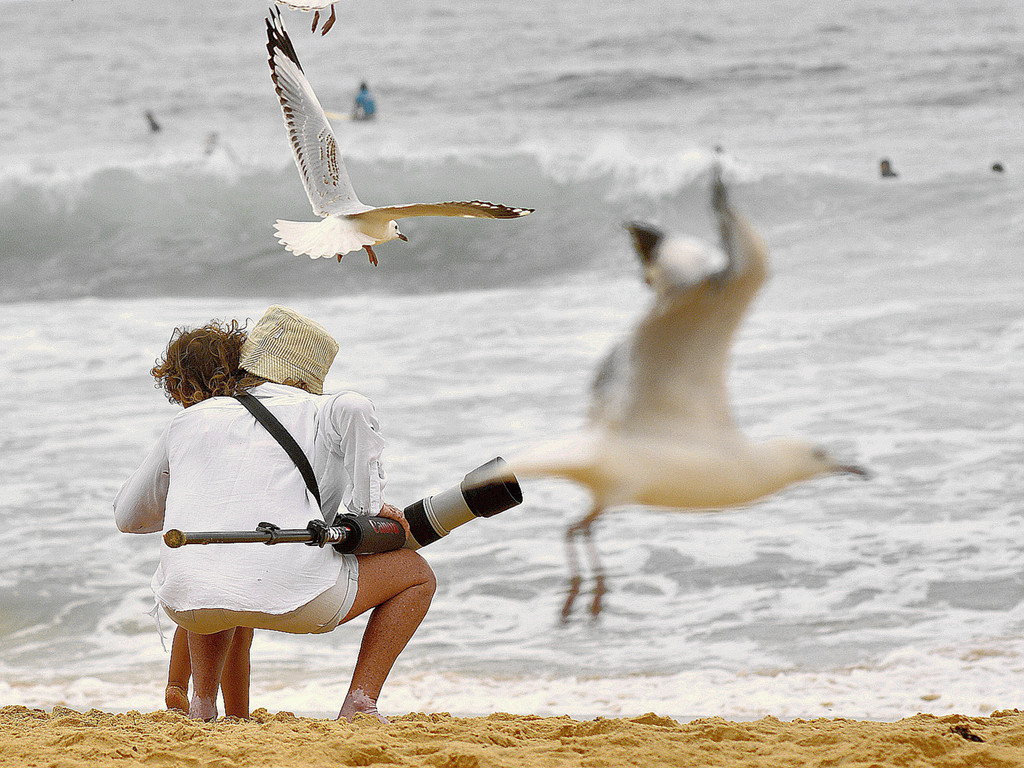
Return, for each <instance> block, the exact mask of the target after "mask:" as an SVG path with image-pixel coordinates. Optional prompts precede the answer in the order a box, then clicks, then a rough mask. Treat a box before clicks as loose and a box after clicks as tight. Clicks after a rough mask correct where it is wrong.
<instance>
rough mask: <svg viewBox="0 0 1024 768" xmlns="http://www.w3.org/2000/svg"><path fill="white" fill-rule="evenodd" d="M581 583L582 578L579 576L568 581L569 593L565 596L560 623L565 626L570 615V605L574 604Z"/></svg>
mask: <svg viewBox="0 0 1024 768" xmlns="http://www.w3.org/2000/svg"><path fill="white" fill-rule="evenodd" d="M582 583H583V578H582V577H580V576H573V577H572V578H570V579H569V592H568V594H567V595H566V596H565V604H564V605H563V606H562V623H563V624H567V623H568V622H569V616H571V615H572V605H573V603H575V602H576V598H577V597H578V596H579V594H580V585H581V584H582Z"/></svg>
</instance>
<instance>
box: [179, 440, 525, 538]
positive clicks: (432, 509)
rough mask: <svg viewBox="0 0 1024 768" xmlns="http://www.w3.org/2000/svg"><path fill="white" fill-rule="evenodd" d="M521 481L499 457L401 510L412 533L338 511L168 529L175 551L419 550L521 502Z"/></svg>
mask: <svg viewBox="0 0 1024 768" xmlns="http://www.w3.org/2000/svg"><path fill="white" fill-rule="evenodd" d="M522 501H523V492H522V489H521V488H520V487H519V481H518V480H516V477H515V475H514V474H513V473H512V472H511V470H509V468H508V464H507V463H506V462H505V460H504V459H502V458H501V457H500V456H499V457H497V458H494V459H491V460H490V461H489V462H487V463H486V464H483V465H481V466H479V467H477V468H476V469H474V470H473V471H472V472H470V473H469V474H467V475H466V476H465V477H464V478H463V479H462V482H461V483H459V484H457V485H454V486H452V487H451V488H449V489H448V490H446V491H442V492H441V493H437V494H434V495H433V496H427V497H425V498H422V499H420V500H419V501H417V502H415V503H413V504H410V505H409V506H408V507H406V508H405V509H404V510H403V513H404V514H405V519H406V521H407V522H408V523H409V530H410V532H411V534H412V535H411V536H409V537H406V535H405V531H404V530H403V528H402V526H401V525H400V524H399V523H398V522H397V521H395V520H391V519H390V518H386V517H379V516H359V515H352V514H343V515H338V516H336V517H335V518H334V521H333V522H332V524H331V525H327V523H325V522H324V521H323V520H310V521H309V524H308V525H307V526H306V527H305V528H280V527H278V526H276V525H274V524H273V523H260V524H259V525H257V526H256V529H255V530H253V531H199V532H196V531H179V530H178V529H176V528H172V529H170V530H169V531H167V532H166V533H164V543H165V544H166V545H167V546H168V547H170V548H171V549H177V548H178V547H183V546H185V545H186V544H247V543H262V544H290V543H298V544H308V545H310V546H315V547H323V546H326V545H328V544H330V545H332V546H333V547H334V548H335V549H336V550H337V551H338V552H341V553H343V554H356V555H370V554H374V553H376V552H389V551H391V550H393V549H401V548H402V547H406V548H408V549H419V548H420V547H425V546H427V545H428V544H432V543H433V542H435V541H437V540H438V539H441V538H443V537H444V536H447V535H448V534H449V533H451V532H452V531H453V530H454V529H456V528H458V527H459V526H460V525H464V524H465V523H468V522H469V521H470V520H473V519H474V518H477V517H493V516H494V515H496V514H498V513H499V512H504V511H505V510H506V509H511V508H512V507H514V506H517V505H519V504H521V503H522Z"/></svg>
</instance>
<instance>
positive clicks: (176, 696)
mask: <svg viewBox="0 0 1024 768" xmlns="http://www.w3.org/2000/svg"><path fill="white" fill-rule="evenodd" d="M164 704H166V705H167V708H168V709H170V710H173V711H175V712H181V713H182V714H183V715H187V714H188V691H186V690H185V689H184V688H182V687H181V686H180V685H178V684H177V683H168V684H167V687H166V688H164Z"/></svg>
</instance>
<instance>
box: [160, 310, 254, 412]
mask: <svg viewBox="0 0 1024 768" xmlns="http://www.w3.org/2000/svg"><path fill="white" fill-rule="evenodd" d="M246 337H247V334H246V330H245V326H244V325H239V323H238V321H237V320H232V321H231V322H229V323H223V322H221V321H220V320H211V321H210V322H209V323H207V324H206V325H204V326H201V327H199V328H184V327H182V328H175V329H174V332H173V333H172V334H171V340H170V341H169V342H168V343H167V349H166V350H164V353H163V356H161V357H159V358H157V361H156V365H154V366H153V369H152V370H151V371H150V373H151V374H152V375H153V378H154V379H156V387H157V388H158V389H160V388H162V389H163V390H164V393H165V394H166V395H167V399H168V400H170V401H171V402H172V403H178V404H180V405H182V406H184V407H185V408H188V407H189V406H190V405H195V404H196V403H200V402H202V401H203V400H206V399H207V398H210V397H217V396H229V397H230V396H232V395H235V394H237V393H238V392H240V391H242V390H245V389H249V388H250V387H255V386H256V385H258V384H262V383H263V382H264V381H266V379H263V378H261V377H260V376H256V375H254V374H251V373H249V372H248V371H246V370H245V369H243V368H240V367H239V365H238V356H239V352H240V350H241V349H242V344H243V343H244V342H245V339H246Z"/></svg>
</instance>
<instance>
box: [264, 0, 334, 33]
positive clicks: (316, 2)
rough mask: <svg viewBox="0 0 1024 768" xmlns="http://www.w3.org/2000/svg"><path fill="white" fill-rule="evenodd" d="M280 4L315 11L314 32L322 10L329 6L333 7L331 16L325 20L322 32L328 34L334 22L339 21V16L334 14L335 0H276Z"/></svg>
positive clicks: (299, 9) (297, 9) (300, 9)
mask: <svg viewBox="0 0 1024 768" xmlns="http://www.w3.org/2000/svg"><path fill="white" fill-rule="evenodd" d="M274 2H276V3H277V4H278V5H283V6H284V7H285V8H293V9H295V10H296V11H312V12H313V29H312V30H310V31H312V32H316V25H317V24H319V23H320V11H322V10H323V9H324V8H326V7H327V6H330V7H331V16H330V18H328V19H327V21H325V22H324V25H323V27H321V28H320V34H321V35H326V34H327V33H328V32H329V31H330V29H331V27H333V26H334V22H335V21H337V17H336V16H335V14H334V0H274Z"/></svg>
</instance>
